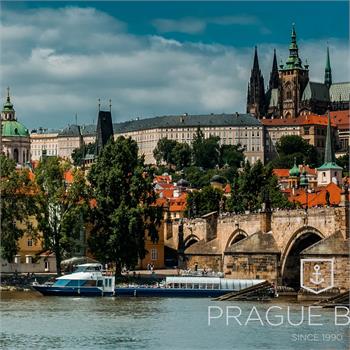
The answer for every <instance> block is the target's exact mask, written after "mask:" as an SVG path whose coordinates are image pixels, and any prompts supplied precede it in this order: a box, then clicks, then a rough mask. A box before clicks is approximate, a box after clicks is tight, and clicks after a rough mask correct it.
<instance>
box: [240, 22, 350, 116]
mask: <svg viewBox="0 0 350 350" xmlns="http://www.w3.org/2000/svg"><path fill="white" fill-rule="evenodd" d="M349 96H350V82H342V83H333V80H332V68H331V61H330V55H329V48H327V54H326V65H325V74H324V81H323V82H314V81H310V79H309V65H308V64H307V62H306V61H305V64H303V62H302V60H301V58H300V57H299V48H298V44H297V35H296V30H295V26H294V24H293V27H292V34H291V42H290V45H289V57H288V58H287V61H286V62H285V63H284V64H283V63H282V62H281V64H280V65H279V68H278V66H277V58H276V51H274V55H273V63H272V70H271V73H270V81H269V85H268V88H267V91H265V87H264V78H263V75H262V73H261V71H260V68H259V59H258V53H257V48H256V47H255V52H254V63H253V69H252V71H251V76H250V81H249V85H248V94H247V112H249V113H252V114H253V115H255V116H256V117H257V118H263V117H265V118H283V119H289V118H296V117H298V116H299V115H307V114H325V113H326V111H327V110H328V109H330V110H332V111H334V110H345V109H349V99H350V97H349Z"/></svg>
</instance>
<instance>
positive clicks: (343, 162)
mask: <svg viewBox="0 0 350 350" xmlns="http://www.w3.org/2000/svg"><path fill="white" fill-rule="evenodd" d="M336 162H337V164H338V165H339V166H341V167H342V168H343V171H344V175H348V174H349V153H346V154H344V155H342V156H340V157H338V158H337V159H336Z"/></svg>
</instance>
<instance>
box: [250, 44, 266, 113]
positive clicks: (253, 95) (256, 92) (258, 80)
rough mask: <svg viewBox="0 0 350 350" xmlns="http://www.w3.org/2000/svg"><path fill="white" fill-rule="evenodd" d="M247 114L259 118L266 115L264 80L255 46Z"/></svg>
mask: <svg viewBox="0 0 350 350" xmlns="http://www.w3.org/2000/svg"><path fill="white" fill-rule="evenodd" d="M247 113H251V114H253V115H255V116H256V117H257V118H259V117H260V116H263V115H264V113H265V90H264V78H263V76H262V74H261V71H260V68H259V60H258V50H257V47H256V46H255V53H254V63H253V69H252V71H251V75H250V81H249V85H248V93H247Z"/></svg>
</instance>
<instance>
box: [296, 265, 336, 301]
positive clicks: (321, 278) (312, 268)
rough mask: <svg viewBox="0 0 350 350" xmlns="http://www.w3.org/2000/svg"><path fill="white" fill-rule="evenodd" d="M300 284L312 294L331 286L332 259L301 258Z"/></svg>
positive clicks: (332, 275)
mask: <svg viewBox="0 0 350 350" xmlns="http://www.w3.org/2000/svg"><path fill="white" fill-rule="evenodd" d="M321 285H322V286H321ZM300 286H301V287H302V288H304V289H306V290H307V291H309V292H312V293H314V294H320V293H322V292H324V291H326V290H328V289H331V288H333V287H334V259H301V260H300Z"/></svg>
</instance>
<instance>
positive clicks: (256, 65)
mask: <svg viewBox="0 0 350 350" xmlns="http://www.w3.org/2000/svg"><path fill="white" fill-rule="evenodd" d="M253 71H256V72H258V71H259V58H258V48H257V46H255V51H254V63H253Z"/></svg>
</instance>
